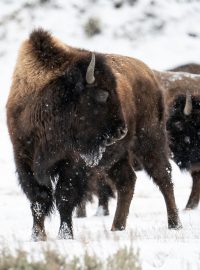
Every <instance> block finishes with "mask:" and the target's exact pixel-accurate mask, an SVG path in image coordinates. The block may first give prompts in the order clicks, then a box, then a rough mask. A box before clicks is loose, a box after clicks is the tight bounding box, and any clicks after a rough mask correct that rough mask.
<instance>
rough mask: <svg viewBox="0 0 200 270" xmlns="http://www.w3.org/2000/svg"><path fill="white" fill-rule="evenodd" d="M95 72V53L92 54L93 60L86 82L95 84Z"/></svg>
mask: <svg viewBox="0 0 200 270" xmlns="http://www.w3.org/2000/svg"><path fill="white" fill-rule="evenodd" d="M94 70H95V53H94V52H92V58H91V61H90V64H89V66H88V68H87V72H86V82H87V83H88V84H92V83H94V82H95V77H94Z"/></svg>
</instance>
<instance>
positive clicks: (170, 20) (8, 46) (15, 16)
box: [0, 0, 200, 270]
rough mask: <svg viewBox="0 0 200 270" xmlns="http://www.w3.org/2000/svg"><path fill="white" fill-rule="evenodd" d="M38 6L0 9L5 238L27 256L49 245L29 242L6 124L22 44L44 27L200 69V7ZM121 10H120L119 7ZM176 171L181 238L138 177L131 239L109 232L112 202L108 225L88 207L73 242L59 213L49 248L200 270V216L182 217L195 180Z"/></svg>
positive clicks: (177, 2) (66, 37) (91, 1)
mask: <svg viewBox="0 0 200 270" xmlns="http://www.w3.org/2000/svg"><path fill="white" fill-rule="evenodd" d="M40 2H42V1H39V0H35V1H33V0H32V1H31V0H29V1H25V0H19V1H17V0H16V1H15V0H9V1H8V0H1V2H0V71H1V72H0V74H1V75H0V82H1V90H0V173H1V180H0V213H1V215H0V238H2V240H3V241H6V243H8V244H9V246H10V247H11V248H14V247H16V246H17V245H18V244H20V245H21V246H22V247H23V248H25V249H26V250H28V251H31V250H35V251H36V252H37V251H38V250H40V248H41V247H42V246H44V245H46V244H45V243H33V242H31V241H30V231H31V226H32V217H31V213H30V210H29V202H28V201H27V199H26V198H25V196H24V195H23V194H22V192H21V190H20V188H19V187H18V184H17V177H16V174H15V166H14V161H13V155H12V147H11V143H10V140H9V136H8V131H7V127H6V116H5V104H6V100H7V96H8V92H9V86H10V83H11V76H12V71H13V67H14V64H15V60H16V55H17V49H18V47H19V45H20V43H21V41H22V40H23V39H24V38H26V37H27V36H28V34H29V33H30V31H31V30H32V29H33V28H34V27H39V26H42V27H44V28H45V29H48V30H50V31H51V32H52V33H53V34H54V35H56V36H57V37H59V38H60V39H62V40H63V41H64V42H66V43H68V44H70V45H73V46H78V47H81V48H87V49H90V50H96V51H101V52H113V53H121V54H125V55H129V56H133V57H137V58H139V59H141V60H143V61H144V62H146V63H147V64H148V65H149V66H151V67H153V68H157V69H166V68H169V67H172V66H175V65H178V64H182V63H187V62H191V61H194V62H200V28H199V25H200V16H199V14H200V2H199V1H198V0H190V1H187V0H169V1H165V0H138V1H133V0H124V1H111V0H110V1H109V0H85V1H81V0H74V1H73V0H68V1H64V0H57V1H53V0H52V1H46V3H45V4H40ZM43 2H45V1H43ZM120 3H121V7H118V6H120ZM116 6H117V7H118V8H117V7H116ZM90 18H95V19H96V20H98V22H99V28H100V33H99V34H97V35H95V36H93V37H88V36H87V35H86V33H85V30H84V29H85V25H86V23H87V22H88V20H89V19H90ZM172 164H173V180H174V184H175V195H176V200H177V205H178V208H179V209H180V217H181V221H182V223H183V229H182V230H180V231H169V230H168V229H167V219H166V209H165V204H164V200H163V198H162V196H161V194H160V192H159V191H158V189H157V187H155V186H154V185H153V183H152V181H151V180H150V179H149V178H148V176H147V175H146V174H145V173H144V172H139V173H137V176H138V181H137V184H136V191H135V196H134V199H133V201H132V204H131V209H130V214H129V217H128V223H127V229H126V231H123V232H110V227H111V224H112V219H113V215H114V211H115V206H116V201H115V200H112V201H111V203H110V212H111V215H110V216H109V217H96V216H94V214H95V211H96V201H95V203H93V204H89V205H88V209H87V211H88V217H87V218H84V219H77V218H74V236H75V240H73V241H72V240H68V241H60V240H59V241H58V240H56V234H57V231H58V226H59V218H58V215H57V214H56V213H55V215H53V216H52V217H51V219H48V220H47V222H46V227H47V233H48V237H49V241H48V244H52V245H55V246H56V247H59V249H60V250H61V252H64V253H66V254H69V255H73V254H76V255H77V254H80V255H81V254H82V253H83V252H84V251H85V250H88V251H90V252H95V253H96V254H97V255H99V256H100V257H102V258H104V257H106V256H107V255H108V254H112V253H113V252H115V251H116V250H117V249H118V248H119V247H123V246H124V245H132V246H133V247H134V248H136V249H137V248H138V249H139V250H140V256H141V261H142V265H143V268H144V269H147V270H149V269H150V270H151V269H162V270H164V269H175V268H176V269H177V270H179V269H180V270H188V269H189V270H194V269H195V270H196V269H200V248H199V247H200V226H199V223H200V210H199V208H198V209H197V210H194V211H187V212H185V211H183V209H184V206H185V204H186V201H187V199H188V196H189V193H190V187H191V178H190V176H189V174H187V173H181V172H180V171H179V169H178V168H177V166H176V165H175V164H174V163H172Z"/></svg>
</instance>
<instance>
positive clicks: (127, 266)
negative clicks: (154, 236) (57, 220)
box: [0, 247, 142, 270]
mask: <svg viewBox="0 0 200 270" xmlns="http://www.w3.org/2000/svg"><path fill="white" fill-rule="evenodd" d="M42 257H43V259H40V260H37V261H36V260H35V259H34V260H33V259H30V255H29V254H28V253H27V252H25V251H24V250H22V249H18V250H16V251H15V254H13V253H12V252H11V251H10V250H9V249H8V248H6V247H3V248H2V249H1V251H0V270H101V269H102V270H104V269H105V270H118V269H123V270H141V269H142V268H141V265H140V260H139V253H138V252H135V251H134V250H133V249H132V248H127V247H124V248H121V249H119V250H118V251H117V252H116V253H114V254H113V255H110V256H109V257H108V258H107V259H106V260H103V259H102V258H100V257H98V256H97V255H95V254H93V255H90V254H88V253H87V252H85V253H84V255H83V256H82V257H77V256H74V257H73V258H71V259H69V258H68V257H66V256H63V255H61V254H60V253H59V252H58V251H56V250H54V249H50V248H47V249H46V250H43V254H42Z"/></svg>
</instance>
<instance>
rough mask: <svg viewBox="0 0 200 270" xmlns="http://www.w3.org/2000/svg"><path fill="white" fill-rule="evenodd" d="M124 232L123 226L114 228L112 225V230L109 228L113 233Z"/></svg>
mask: <svg viewBox="0 0 200 270" xmlns="http://www.w3.org/2000/svg"><path fill="white" fill-rule="evenodd" d="M124 230H125V226H123V225H122V226H115V225H112V228H111V231H112V232H114V231H124Z"/></svg>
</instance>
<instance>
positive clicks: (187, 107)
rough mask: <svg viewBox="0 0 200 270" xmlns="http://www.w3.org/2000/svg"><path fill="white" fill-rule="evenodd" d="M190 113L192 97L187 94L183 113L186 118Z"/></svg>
mask: <svg viewBox="0 0 200 270" xmlns="http://www.w3.org/2000/svg"><path fill="white" fill-rule="evenodd" d="M191 112H192V97H191V94H190V93H187V94H186V99H185V107H184V110H183V113H184V114H185V115H187V116H188V115H190V114H191Z"/></svg>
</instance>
